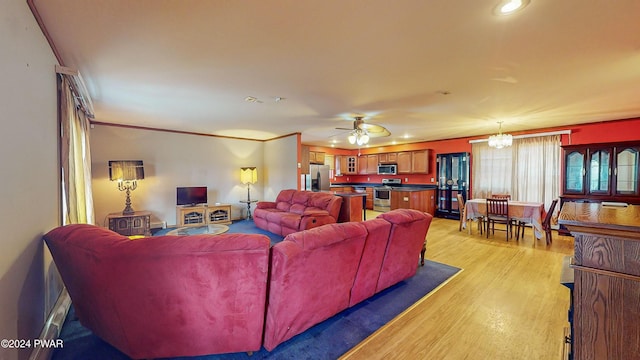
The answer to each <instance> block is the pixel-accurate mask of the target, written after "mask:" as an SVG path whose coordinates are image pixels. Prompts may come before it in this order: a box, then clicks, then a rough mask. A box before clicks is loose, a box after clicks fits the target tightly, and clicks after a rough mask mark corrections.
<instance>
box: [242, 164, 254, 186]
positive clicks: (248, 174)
mask: <svg viewBox="0 0 640 360" xmlns="http://www.w3.org/2000/svg"><path fill="white" fill-rule="evenodd" d="M256 181H258V170H257V169H256V167H255V166H252V167H243V168H240V182H242V183H243V184H255V183H256Z"/></svg>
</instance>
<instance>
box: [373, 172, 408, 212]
mask: <svg viewBox="0 0 640 360" xmlns="http://www.w3.org/2000/svg"><path fill="white" fill-rule="evenodd" d="M401 183H402V180H400V179H382V186H378V187H374V188H373V211H380V212H387V211H389V210H391V190H392V186H393V185H400V184H401Z"/></svg>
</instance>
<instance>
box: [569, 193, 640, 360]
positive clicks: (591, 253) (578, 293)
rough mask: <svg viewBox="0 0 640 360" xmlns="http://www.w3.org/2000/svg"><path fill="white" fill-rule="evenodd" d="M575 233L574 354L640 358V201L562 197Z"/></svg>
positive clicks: (577, 356)
mask: <svg viewBox="0 0 640 360" xmlns="http://www.w3.org/2000/svg"><path fill="white" fill-rule="evenodd" d="M558 222H559V223H560V224H562V225H564V226H566V227H567V229H568V230H569V231H570V232H571V234H572V235H573V236H574V238H575V245H574V246H575V249H574V250H575V254H574V264H572V265H571V267H572V268H573V269H574V294H573V301H574V304H573V309H574V313H573V321H574V323H573V330H574V332H573V334H572V335H571V339H572V345H573V351H574V354H573V355H574V357H573V358H574V359H576V360H582V359H638V358H640V327H639V326H638V324H639V323H640V301H639V300H638V294H640V256H638V255H639V254H640V206H638V205H629V206H627V207H615V206H604V205H602V204H600V203H577V202H566V203H564V204H563V205H562V210H561V212H560V216H559V218H558Z"/></svg>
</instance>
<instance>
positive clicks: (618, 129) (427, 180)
mask: <svg viewBox="0 0 640 360" xmlns="http://www.w3.org/2000/svg"><path fill="white" fill-rule="evenodd" d="M558 130H571V135H562V139H561V140H562V144H563V145H568V144H576V145H578V144H591V143H606V142H618V141H638V140H640V118H634V119H626V120H613V121H605V122H597V123H590V124H579V125H568V126H558V127H553V128H543V129H536V130H531V131H523V132H513V133H510V134H512V135H523V134H531V133H542V132H549V131H558ZM487 136H488V135H485V136H474V137H464V138H458V139H449V140H438V141H425V142H419V143H413V144H404V145H394V146H385V147H374V148H363V149H360V153H361V154H375V153H381V152H398V151H410V150H421V149H430V150H431V151H430V155H429V162H430V163H429V173H428V174H415V175H396V176H390V175H384V176H383V175H349V176H346V175H344V176H340V177H336V178H334V182H350V183H378V184H379V183H380V181H381V180H382V178H387V179H388V178H400V179H402V183H403V184H433V185H435V184H436V182H435V179H436V178H437V177H436V154H444V153H455V152H468V153H471V144H470V143H469V140H474V139H486V138H487ZM311 150H313V151H324V152H325V153H327V154H332V155H358V150H347V149H336V148H331V147H317V146H313V147H311ZM405 179H406V180H405ZM431 179H434V181H432V180H431Z"/></svg>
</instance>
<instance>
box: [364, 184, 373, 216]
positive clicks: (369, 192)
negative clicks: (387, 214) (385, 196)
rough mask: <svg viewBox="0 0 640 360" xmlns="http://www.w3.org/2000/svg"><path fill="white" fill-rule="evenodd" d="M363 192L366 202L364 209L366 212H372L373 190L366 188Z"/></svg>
mask: <svg viewBox="0 0 640 360" xmlns="http://www.w3.org/2000/svg"><path fill="white" fill-rule="evenodd" d="M365 192H366V193H367V201H366V206H365V207H366V208H367V209H368V210H373V188H372V187H367V188H366V189H365Z"/></svg>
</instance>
